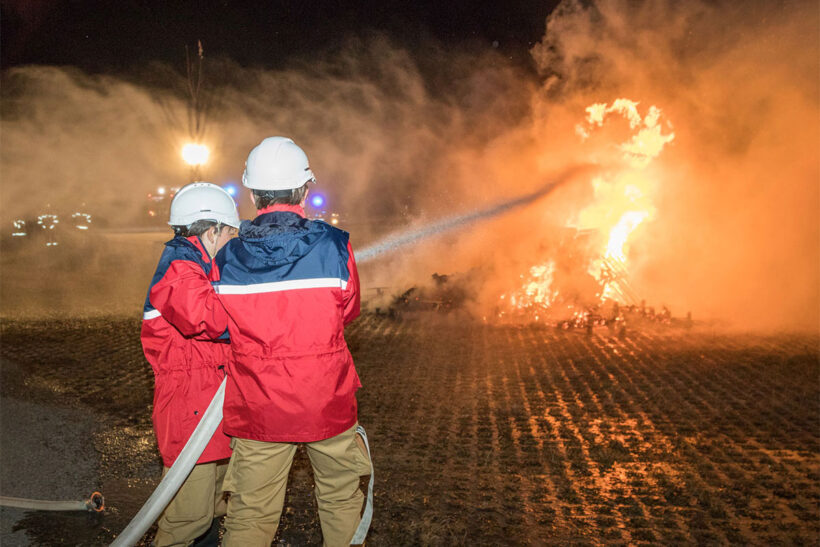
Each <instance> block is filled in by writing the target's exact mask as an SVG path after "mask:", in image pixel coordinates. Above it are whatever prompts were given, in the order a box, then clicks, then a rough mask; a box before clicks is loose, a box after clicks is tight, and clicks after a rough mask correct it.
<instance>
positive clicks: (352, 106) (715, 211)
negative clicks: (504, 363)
mask: <svg viewBox="0 0 820 547" xmlns="http://www.w3.org/2000/svg"><path fill="white" fill-rule="evenodd" d="M817 21H818V8H817V6H816V5H814V4H813V3H810V2H806V3H789V2H786V3H782V2H781V3H771V2H751V3H743V5H742V6H734V5H731V4H730V3H728V2H725V3H722V2H686V3H682V2H673V1H666V2H663V1H662V2H651V3H635V2H628V1H601V2H576V1H567V2H564V3H562V4H561V5H560V6H559V7H558V8H557V9H556V10H555V11H554V12H553V14H552V15H551V16H550V18H549V19H548V20H547V21H546V33H545V36H544V38H543V40H542V41H541V43H539V44H538V45H537V46H536V47H535V48H534V49H533V50H532V57H533V60H534V63H535V65H536V66H537V69H538V71H537V75H534V74H533V73H531V72H528V71H526V70H524V69H522V68H521V67H517V66H512V65H511V64H510V63H508V62H507V61H506V60H505V59H504V58H503V57H501V56H500V55H499V54H498V52H497V51H495V50H493V49H491V48H489V47H488V48H487V51H475V50H467V49H464V50H456V51H453V50H449V49H448V50H445V49H443V48H441V47H439V46H438V45H436V44H426V45H425V46H423V47H424V49H423V50H418V51H408V50H405V49H402V48H399V47H397V46H395V45H394V44H393V43H391V42H390V40H389V39H387V38H385V37H382V36H368V37H366V38H363V39H351V40H350V41H349V42H348V43H347V45H346V46H345V47H343V48H341V49H339V50H336V51H333V52H330V53H326V54H323V55H322V56H321V57H319V58H313V59H303V60H301V61H294V62H292V63H290V65H289V67H288V68H286V69H282V70H265V69H259V68H248V67H242V66H239V65H237V64H235V63H234V62H232V61H231V60H229V59H209V58H206V64H205V75H206V89H207V91H208V93H209V94H211V97H210V99H211V100H210V103H209V104H210V109H209V110H208V112H207V123H206V127H205V132H204V135H203V141H204V142H205V143H206V144H208V145H209V146H210V148H211V150H212V157H211V160H210V162H209V164H208V165H207V166H206V168H205V170H204V173H203V178H204V179H205V180H210V181H212V182H216V183H219V184H222V183H225V182H234V183H236V182H237V181H238V180H239V178H240V176H241V173H242V169H243V165H244V160H245V157H246V156H247V153H248V151H249V150H250V149H251V148H252V147H253V146H255V145H256V144H257V143H258V142H259V141H261V140H262V138H264V137H266V136H270V135H277V134H279V135H287V136H290V137H292V138H293V139H294V140H295V141H296V142H297V143H298V144H299V145H301V146H302V147H303V148H304V149H305V150H306V151H307V153H308V155H309V157H310V159H311V167H312V168H313V171H314V172H315V173H316V175H317V177H318V179H319V184H318V185H317V186H316V187H315V189H314V190H315V191H320V192H322V193H323V194H324V195H325V196H326V198H327V202H328V206H327V208H328V210H329V211H338V212H339V213H340V214H341V222H340V225H341V226H342V227H343V228H345V229H347V230H348V231H350V232H351V237H352V241H353V243H354V246H355V247H356V248H365V247H366V246H367V245H369V244H371V243H373V242H376V241H379V240H380V239H382V238H383V237H384V236H385V235H387V234H391V233H395V232H396V231H397V230H398V231H400V230H405V229H406V230H411V231H412V230H418V229H421V228H422V227H424V226H425V225H431V224H434V223H436V222H438V221H440V220H441V219H442V218H446V217H449V216H456V217H457V216H459V215H469V214H470V213H472V212H475V211H481V210H485V209H488V208H492V207H493V206H494V205H497V204H499V203H504V202H508V201H511V200H515V199H516V198H517V197H520V196H525V195H529V194H532V193H533V192H535V191H537V190H538V189H539V188H541V187H543V185H544V184H545V183H546V182H548V181H550V180H552V179H553V178H554V177H555V176H556V175H557V174H559V173H563V172H565V171H566V170H568V169H572V168H573V167H576V166H580V165H587V164H589V163H590V162H594V163H598V164H599V165H600V166H601V167H600V168H601V170H604V171H606V170H610V171H613V172H615V171H617V170H618V169H621V167H620V166H619V164H618V162H617V161H616V159H615V154H614V152H613V150H615V146H614V145H615V144H617V143H620V142H623V138H622V137H623V135H618V134H616V133H617V132H618V131H620V130H621V129H623V128H619V127H613V128H612V129H611V132H610V130H609V129H606V130H603V131H601V133H600V134H599V135H596V136H595V137H594V138H592V139H589V140H584V139H582V138H581V137H580V136H579V134H578V133H577V130H576V127H577V126H578V124H579V123H581V122H582V121H583V120H584V118H585V116H586V111H585V109H586V108H587V107H588V106H589V105H591V104H594V103H611V102H612V101H614V100H615V99H618V98H621V97H625V98H629V99H631V100H634V101H637V102H638V103H639V105H640V108H641V111H642V113H643V114H645V113H646V109H648V108H649V106H650V105H655V106H657V107H658V108H659V109H660V111H661V112H662V114H663V119H664V120H668V121H669V122H671V124H672V127H673V128H674V133H675V138H674V140H673V141H672V142H670V143H668V144H667V145H666V147H665V149H664V150H663V152H662V153H661V154H660V155H659V157H658V158H657V159H656V160H655V161H654V162H653V163H652V165H650V166H649V167H647V168H646V170H645V172H644V173H645V175H646V176H649V177H652V179H653V185H652V187H653V192H652V195H651V196H649V197H651V198H652V201H653V207H654V211H653V213H652V215H651V219H648V220H646V221H644V222H643V223H642V224H641V225H640V226H639V227H638V228H637V229H636V230H635V232H634V233H632V235H631V236H630V241H629V246H628V249H625V250H626V251H627V258H628V263H629V268H630V273H631V275H632V286H633V288H635V289H636V291H637V292H638V293H639V294H640V296H641V297H642V298H645V299H646V300H647V302H648V303H652V304H654V305H657V306H660V305H667V306H669V307H670V308H671V309H672V311H673V313H674V314H677V315H683V314H685V312H687V311H691V312H692V313H693V315H694V317H695V318H696V319H698V318H709V319H720V320H724V321H729V322H733V323H735V324H737V325H739V326H742V327H778V328H794V327H804V328H811V329H816V328H817V327H818V321H820V316H819V315H818V314H820V295H818V278H820V271H818V268H820V254H819V253H820V250H819V249H820V246H819V245H818V243H820V226H819V225H818V221H817V218H818V203H820V201H819V200H820V196H818V174H819V173H818V144H819V143H820V136H818V124H817V123H816V122H817V120H818V112H819V110H818V81H820V80H818V69H817V67H818V59H820V52H819V51H818V28H817ZM206 46H207V44H206ZM207 53H208V52H207V50H206V55H207ZM184 89H185V82H184V80H183V79H182V78H181V77H180V76H179V75H178V74H177V73H176V72H175V71H173V70H172V69H171V68H169V67H167V66H162V65H153V66H150V67H143V68H142V69H141V70H140V71H139V72H137V73H134V74H131V75H129V76H127V77H115V76H110V75H104V76H99V75H88V74H84V73H82V72H80V71H77V70H72V69H66V68H56V67H22V68H15V69H12V70H9V71H6V72H5V73H4V74H3V86H2V128H3V131H2V140H1V141H0V168H2V178H3V185H2V188H0V200H1V202H2V211H0V220H2V223H3V224H2V225H3V226H4V227H8V226H10V221H11V220H12V219H13V218H18V217H20V218H22V217H27V216H28V217H30V216H31V215H36V214H39V213H40V212H43V209H44V208H45V207H46V206H48V205H50V207H51V208H52V209H54V210H57V209H59V210H61V211H68V210H69V209H75V208H78V207H81V206H82V207H85V208H87V209H89V210H90V212H92V213H93V214H95V219H99V221H100V222H101V223H103V224H105V223H107V224H108V226H109V228H115V227H129V226H131V227H133V226H135V225H138V224H140V223H144V222H145V218H146V210H147V208H149V206H150V202H148V201H147V199H146V197H145V196H146V194H147V193H150V192H154V191H155V190H156V188H157V187H158V186H179V185H181V184H183V183H185V182H186V181H187V180H188V176H189V173H188V171H187V168H186V167H185V166H184V165H183V164H182V162H181V159H180V157H179V150H180V148H181V146H182V144H183V143H184V142H185V141H186V139H187V133H188V130H187V127H186V124H185V120H186V98H185V94H184ZM624 123H626V122H624ZM592 178H593V177H592V176H591V175H590V176H589V177H577V180H574V181H573V182H572V183H571V184H567V185H564V186H562V187H561V188H559V189H557V190H556V191H555V192H554V193H552V194H550V195H549V196H548V197H547V198H544V199H541V200H538V201H535V202H534V203H533V204H531V205H529V206H527V207H525V208H523V209H519V210H516V211H511V212H510V213H508V214H505V215H502V216H500V217H498V218H497V219H493V220H489V221H487V222H485V223H483V224H475V225H471V226H469V227H468V228H465V229H464V230H461V231H453V232H449V233H446V234H442V235H440V236H437V237H435V238H432V239H430V240H429V241H426V242H424V243H420V244H417V245H413V246H408V247H407V248H403V249H401V250H399V251H397V252H395V253H393V254H391V255H386V256H385V258H383V259H380V260H378V261H374V262H373V263H368V264H366V265H363V267H362V279H363V282H364V284H365V288H366V289H367V288H368V287H390V288H391V289H392V290H394V291H396V292H398V291H399V290H400V289H402V288H403V287H407V286H408V285H410V284H416V283H420V282H423V281H425V280H427V279H429V278H430V275H431V274H432V273H434V272H438V273H457V272H473V273H476V272H477V274H476V275H473V276H472V278H474V279H478V280H479V281H477V282H476V284H475V286H474V288H475V290H476V292H477V304H476V305H477V306H478V307H479V311H483V310H487V309H491V308H492V306H493V305H494V304H495V303H496V302H497V301H498V296H499V295H500V294H503V293H505V292H507V291H510V290H513V289H515V288H516V285H517V284H520V282H521V277H522V275H524V274H526V272H527V271H528V270H529V268H531V267H532V266H535V265H538V264H542V263H544V262H545V261H547V260H549V259H554V260H559V261H560V260H562V257H561V256H560V255H561V254H562V253H565V252H566V247H565V245H564V242H565V239H566V235H567V233H568V232H569V231H571V230H568V229H567V228H566V226H567V225H577V221H578V219H579V215H580V214H581V211H582V210H583V209H584V208H585V207H586V206H587V205H589V204H590V203H591V202H592V201H593V199H594V189H593V185H592ZM615 178H616V179H617V176H615ZM239 203H240V208H241V213H242V215H243V216H244V217H245V218H247V217H249V216H252V214H253V211H252V210H251V208H250V206H249V205H250V203H249V200H248V198H247V196H244V195H243V196H241V197H240V198H239ZM82 204H85V205H82ZM162 207H163V205H160V207H158V210H157V214H158V216H159V217H162V216H165V215H167V204H164V208H162ZM6 231H8V230H5V229H4V233H5V232H6ZM163 237H164V236H163V234H158V235H157V237H156V240H155V241H154V242H153V243H151V245H150V246H147V247H146V243H145V241H144V239H143V240H140V241H141V242H140V244H139V245H140V247H139V249H140V252H139V253H138V254H137V256H134V255H135V253H129V252H128V249H129V248H130V245H131V243H129V240H128V238H126V237H122V238H119V239H116V242H113V243H112V241H113V240H112V238H110V237H108V238H107V239H106V241H107V243H106V244H105V245H102V244H101V245H99V246H97V247H95V249H96V250H93V251H90V250H89V251H87V252H88V253H89V254H94V253H98V254H100V253H102V254H105V255H108V256H107V258H106V259H105V260H102V259H98V260H96V261H94V260H91V261H90V262H92V263H93V264H96V266H95V267H96V268H97V269H98V275H99V276H103V274H104V272H105V271H116V270H117V268H118V267H119V268H123V267H125V266H124V265H126V264H127V265H128V267H127V269H128V271H129V274H131V276H132V277H133V278H135V279H142V278H144V283H140V282H138V281H135V282H133V283H131V282H130V281H129V283H128V284H127V286H126V285H125V284H124V283H118V284H116V291H117V295H116V296H117V299H118V301H120V302H128V303H131V302H133V305H134V307H135V309H136V310H138V309H139V306H140V303H141V300H142V298H144V291H145V287H146V286H147V283H148V279H149V278H150V275H151V272H152V270H153V267H154V265H155V263H156V259H157V258H158V255H159V252H160V251H161V245H160V242H161V240H162V239H163ZM9 249H10V247H9V245H4V249H3V251H4V252H3V257H2V258H3V278H2V284H0V288H2V291H3V292H2V294H3V295H4V296H3V302H2V304H3V307H4V309H5V310H6V311H8V307H9V305H10V302H11V301H10V299H9V298H8V295H9V294H11V293H12V292H14V288H15V286H16V278H15V275H22V274H19V273H12V274H11V275H10V274H9V272H10V271H12V272H17V270H13V269H12V268H11V267H10V266H9V264H10V263H15V264H17V263H19V261H18V258H19V257H21V256H22V257H24V253H25V251H24V250H23V249H21V250H19V251H18V250H16V249H11V250H12V251H13V252H11V253H10V252H9ZM117 260H121V261H122V262H121V265H120V264H119V263H117ZM558 273H560V272H558ZM558 273H556V275H558ZM78 275H79V274H78ZM564 277H567V276H566V273H564ZM570 277H571V276H570ZM578 277H579V279H578V280H577V283H578V284H579V285H584V284H586V283H587V282H588V279H581V277H582V276H578ZM571 281H572V280H567V281H565V284H571ZM52 282H53V280H52ZM61 282H63V283H65V286H66V287H68V288H69V289H68V290H72V289H71V288H72V287H73V288H74V289H73V294H74V296H75V298H73V299H69V300H66V302H67V304H66V305H67V306H69V305H70V306H75V305H77V300H83V299H85V298H87V299H88V301H110V298H111V295H110V294H108V293H107V292H106V291H102V292H100V291H97V292H94V291H88V292H85V291H78V290H77V289H76V287H77V286H78V281H77V279H75V278H74V277H72V275H70V274H65V275H64V276H63V278H62V280H61ZM29 283H30V281H29ZM80 283H81V282H80ZM32 290H35V289H34V288H32ZM112 290H113V289H112ZM129 305H130V304H129Z"/></svg>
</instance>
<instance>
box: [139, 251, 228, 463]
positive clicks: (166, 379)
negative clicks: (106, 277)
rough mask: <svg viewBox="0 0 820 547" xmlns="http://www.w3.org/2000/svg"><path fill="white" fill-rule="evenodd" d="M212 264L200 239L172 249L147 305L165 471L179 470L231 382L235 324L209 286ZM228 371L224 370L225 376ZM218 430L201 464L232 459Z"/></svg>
mask: <svg viewBox="0 0 820 547" xmlns="http://www.w3.org/2000/svg"><path fill="white" fill-rule="evenodd" d="M211 267H212V262H211V260H210V257H209V256H208V253H207V252H206V251H205V249H204V248H203V246H202V242H201V241H200V239H199V237H196V236H193V237H189V238H183V237H175V238H174V239H172V240H171V241H169V242H167V243H166V244H165V250H164V251H163V253H162V256H161V257H160V260H159V264H158V265H157V270H156V273H154V277H153V279H152V280H151V286H150V288H149V289H148V296H147V298H146V299H145V308H144V309H143V321H142V332H141V340H142V349H143V351H144V353H145V358H146V359H147V360H148V362H149V363H150V364H151V368H152V369H153V370H154V380H155V383H154V411H153V414H152V418H153V422H154V433H155V434H156V436H157V445H159V451H160V454H161V455H162V461H163V463H164V464H165V465H166V466H168V467H170V466H171V465H173V463H174V461H175V460H176V458H177V456H179V453H180V452H181V451H182V448H183V447H184V446H185V443H186V442H188V438H189V437H190V436H191V433H193V431H194V429H195V428H196V426H197V425H198V424H199V420H201V419H202V415H203V414H204V413H205V410H206V409H207V408H208V404H209V403H210V402H211V399H213V396H214V395H215V394H216V391H217V389H218V388H219V384H220V383H221V382H222V379H223V378H224V374H225V373H224V371H225V368H226V365H227V362H228V360H229V358H230V348H229V346H228V344H227V343H225V342H226V341H224V342H213V341H211V340H214V339H217V338H219V337H220V335H223V334H224V333H225V331H226V327H227V323H228V316H227V314H226V313H225V310H224V308H223V307H222V305H221V304H220V303H219V300H218V298H217V296H216V294H215V293H214V291H213V287H212V285H211V283H210V280H209V278H208V274H209V273H210V271H211ZM220 367H222V368H220ZM229 443H230V437H228V436H227V435H225V434H224V433H222V428H219V429H217V432H216V433H215V434H214V436H213V438H212V439H211V441H210V442H209V443H208V445H207V446H206V447H205V450H204V451H203V453H202V455H201V456H200V458H199V460H197V463H205V462H210V461H215V460H220V459H223V458H228V457H230V455H231V449H230V446H229Z"/></svg>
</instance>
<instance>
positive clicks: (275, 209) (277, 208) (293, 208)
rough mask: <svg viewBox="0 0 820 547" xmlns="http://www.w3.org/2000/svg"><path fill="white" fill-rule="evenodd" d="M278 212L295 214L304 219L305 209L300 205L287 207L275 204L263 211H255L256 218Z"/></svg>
mask: <svg viewBox="0 0 820 547" xmlns="http://www.w3.org/2000/svg"><path fill="white" fill-rule="evenodd" d="M279 211H284V212H288V213H296V214H297V215H299V216H300V217H302V218H305V209H304V208H303V207H302V206H301V205H287V204H284V203H275V204H273V205H269V206H267V207H265V208H264V209H259V210H258V211H256V216H261V215H264V214H266V213H275V212H279Z"/></svg>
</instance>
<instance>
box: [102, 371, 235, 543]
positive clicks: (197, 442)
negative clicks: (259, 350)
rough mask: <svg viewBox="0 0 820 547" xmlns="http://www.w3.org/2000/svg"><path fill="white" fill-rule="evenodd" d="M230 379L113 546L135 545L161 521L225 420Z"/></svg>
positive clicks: (220, 388) (225, 379)
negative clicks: (166, 509) (224, 406)
mask: <svg viewBox="0 0 820 547" xmlns="http://www.w3.org/2000/svg"><path fill="white" fill-rule="evenodd" d="M226 382H227V377H226V378H224V379H223V380H222V384H221V385H220V386H219V389H218V390H217V392H216V395H214V398H213V399H212V400H211V404H209V405H208V410H206V411H205V414H203V416H202V420H200V422H199V425H198V426H196V429H194V432H193V433H192V434H191V438H190V439H188V442H187V443H185V447H184V448H183V449H182V452H180V454H179V456H178V457H177V460H176V461H175V462H174V465H172V466H171V469H169V470H168V473H166V474H165V477H163V478H162V481H160V483H159V485H158V486H157V487H156V489H154V493H153V494H151V497H149V498H148V501H146V502H145V505H143V506H142V509H140V510H139V512H138V513H137V514H136V516H134V518H133V519H131V522H129V523H128V526H126V527H125V529H124V530H123V531H122V533H120V535H119V536H117V538H116V539H115V540H114V541H113V542H112V543H111V545H112V547H115V546H122V547H125V546H131V545H135V544H136V543H137V542H138V541H139V540H140V539H141V538H142V536H143V535H144V534H145V532H146V531H147V530H148V528H150V527H151V525H152V524H154V521H156V520H157V518H159V516H160V514H161V513H162V511H163V510H164V509H165V507H166V506H167V505H168V503H169V502H170V501H171V499H172V498H173V497H174V496H175V495H176V493H177V491H178V490H179V488H180V486H182V483H183V482H185V479H187V478H188V475H189V474H190V473H191V469H193V468H194V465H196V461H197V460H198V459H199V456H200V455H202V451H203V450H205V447H206V446H207V445H208V442H209V441H210V440H211V437H213V436H214V432H215V431H216V428H217V427H219V424H220V422H221V421H222V402H223V401H224V400H225V383H226Z"/></svg>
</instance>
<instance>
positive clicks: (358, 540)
mask: <svg viewBox="0 0 820 547" xmlns="http://www.w3.org/2000/svg"><path fill="white" fill-rule="evenodd" d="M356 433H358V434H359V435H361V437H362V440H363V441H364V446H365V448H367V459H368V460H370V484H368V485H367V505H365V506H364V512H363V513H362V520H361V521H360V522H359V527H358V528H356V533H355V534H353V539H351V540H350V544H351V545H363V544H364V539H365V538H366V537H367V531H368V530H370V521H371V520H373V481H374V480H375V472H374V469H373V458H371V457H370V445H369V444H368V443H367V433H365V432H364V428H363V427H362V426H360V425H357V426H356Z"/></svg>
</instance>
